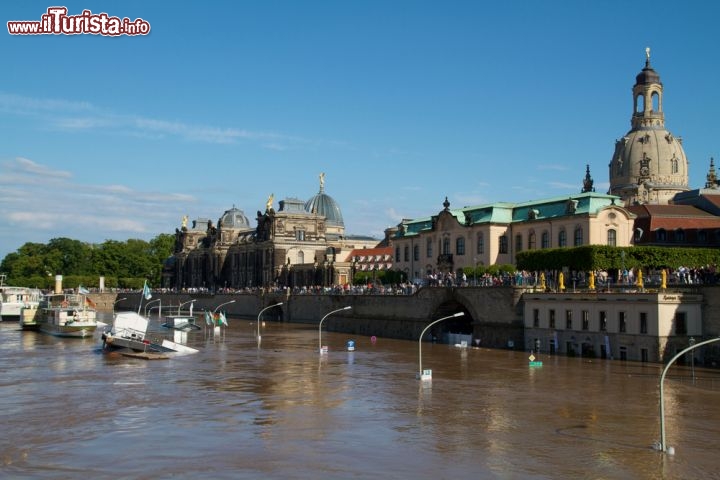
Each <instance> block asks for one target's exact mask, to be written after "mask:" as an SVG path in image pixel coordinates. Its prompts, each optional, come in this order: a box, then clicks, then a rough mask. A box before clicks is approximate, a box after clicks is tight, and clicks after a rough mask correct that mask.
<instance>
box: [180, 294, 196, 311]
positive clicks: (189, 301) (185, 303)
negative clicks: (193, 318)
mask: <svg viewBox="0 0 720 480" xmlns="http://www.w3.org/2000/svg"><path fill="white" fill-rule="evenodd" d="M195 300H197V299H196V298H193V299H192V300H188V301H187V302H183V303H181V304H180V305H178V313H177V314H178V315H180V309H181V308H182V306H183V305H187V304H188V303H193V302H194V301H195ZM192 307H193V306H192V305H190V311H191V312H192Z"/></svg>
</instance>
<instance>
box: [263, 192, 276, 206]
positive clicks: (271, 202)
mask: <svg viewBox="0 0 720 480" xmlns="http://www.w3.org/2000/svg"><path fill="white" fill-rule="evenodd" d="M273 200H275V194H274V193H271V194H270V196H269V197H268V199H267V203H266V204H265V208H266V209H267V210H272V205H273Z"/></svg>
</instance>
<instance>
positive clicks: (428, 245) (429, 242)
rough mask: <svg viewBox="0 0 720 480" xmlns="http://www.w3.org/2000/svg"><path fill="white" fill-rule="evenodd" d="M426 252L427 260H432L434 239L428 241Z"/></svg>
mask: <svg viewBox="0 0 720 480" xmlns="http://www.w3.org/2000/svg"><path fill="white" fill-rule="evenodd" d="M425 250H426V251H427V258H432V238H428V239H427V245H426V246H425Z"/></svg>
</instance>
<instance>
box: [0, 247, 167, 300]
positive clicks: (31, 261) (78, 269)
mask: <svg viewBox="0 0 720 480" xmlns="http://www.w3.org/2000/svg"><path fill="white" fill-rule="evenodd" d="M174 241H175V237H174V236H173V235H170V234H160V235H158V236H157V237H155V238H153V239H152V240H150V241H149V242H146V241H144V240H137V239H130V240H127V241H125V242H119V241H116V240H106V241H105V242H104V243H102V244H99V245H96V244H90V243H84V242H81V241H79V240H72V239H69V238H53V239H52V240H50V241H49V242H48V243H47V244H42V243H30V242H28V243H26V244H24V245H23V246H21V247H20V248H19V249H18V250H17V251H16V252H13V253H10V254H8V255H6V256H5V258H4V259H3V260H2V262H0V272H2V273H5V274H6V275H7V277H8V278H7V283H8V284H12V285H18V286H30V287H39V288H51V287H52V286H53V285H54V282H55V278H54V277H55V275H58V274H59V275H63V284H64V285H65V286H66V287H72V288H74V287H76V286H77V285H83V286H85V287H97V286H98V283H99V277H100V276H104V277H105V286H106V287H110V288H112V287H129V288H139V287H141V286H142V285H143V282H144V281H145V279H147V280H148V282H149V283H150V285H160V277H161V274H162V266H163V262H164V261H165V259H167V258H168V257H169V256H170V255H172V251H173V245H174Z"/></svg>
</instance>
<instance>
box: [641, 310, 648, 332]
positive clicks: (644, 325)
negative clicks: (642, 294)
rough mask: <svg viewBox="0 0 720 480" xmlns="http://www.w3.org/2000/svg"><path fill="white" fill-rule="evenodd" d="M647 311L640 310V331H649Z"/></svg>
mask: <svg viewBox="0 0 720 480" xmlns="http://www.w3.org/2000/svg"><path fill="white" fill-rule="evenodd" d="M647 332H648V328H647V312H640V333H647Z"/></svg>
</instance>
